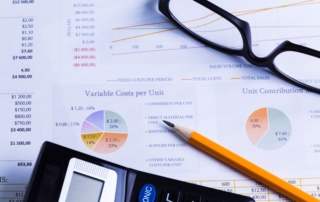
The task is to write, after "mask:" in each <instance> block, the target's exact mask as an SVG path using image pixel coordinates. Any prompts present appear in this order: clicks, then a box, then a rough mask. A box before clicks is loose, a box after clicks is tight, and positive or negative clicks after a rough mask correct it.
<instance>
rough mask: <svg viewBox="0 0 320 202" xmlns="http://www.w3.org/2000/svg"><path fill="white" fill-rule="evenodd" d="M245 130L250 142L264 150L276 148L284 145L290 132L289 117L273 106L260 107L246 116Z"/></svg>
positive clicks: (288, 138)
mask: <svg viewBox="0 0 320 202" xmlns="http://www.w3.org/2000/svg"><path fill="white" fill-rule="evenodd" d="M246 132H247V136H248V138H249V140H250V141H251V143H252V144H254V145H255V146H257V147H258V148H260V149H264V150H276V149H279V148H281V147H283V146H284V145H286V144H287V143H288V142H289V140H290V138H291V133H292V126H291V123H290V120H289V118H288V117H287V116H286V115H285V114H284V113H283V112H281V111H280V110H278V109H275V108H271V107H268V108H261V109H258V110H256V111H254V112H253V113H252V114H251V115H250V116H249V118H248V120H247V124H246Z"/></svg>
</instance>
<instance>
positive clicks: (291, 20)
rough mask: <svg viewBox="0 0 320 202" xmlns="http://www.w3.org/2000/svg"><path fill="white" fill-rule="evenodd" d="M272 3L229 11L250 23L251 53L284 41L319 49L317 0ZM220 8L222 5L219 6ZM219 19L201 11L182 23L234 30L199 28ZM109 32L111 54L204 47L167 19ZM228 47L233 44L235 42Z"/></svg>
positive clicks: (264, 52)
mask: <svg viewBox="0 0 320 202" xmlns="http://www.w3.org/2000/svg"><path fill="white" fill-rule="evenodd" d="M273 3H274V5H272V6H268V7H261V8H259V6H256V8H255V9H245V6H244V7H243V8H244V9H243V8H242V9H241V8H239V9H238V11H235V12H231V13H232V14H233V15H235V16H237V17H239V18H240V19H243V20H245V21H248V22H249V23H250V26H251V32H252V39H253V44H252V46H253V51H254V53H255V54H256V55H258V56H261V57H262V56H265V55H267V54H269V53H270V52H271V51H272V50H273V49H274V48H275V47H276V46H277V45H278V44H279V43H281V42H283V41H285V40H291V41H292V42H294V43H298V44H301V45H305V46H310V47H312V48H316V49H317V48H318V49H319V47H320V44H319V42H318V41H319V37H320V35H319V34H318V33H319V32H320V13H319V12H317V11H318V10H319V9H320V2H319V0H304V1H293V2H291V3H288V1H285V0H281V1H273ZM256 4H257V3H256ZM219 6H220V5H219ZM221 7H222V8H223V5H222V6H221ZM297 13H298V14H297ZM270 16H273V17H270ZM292 16H294V17H292ZM317 16H318V17H317ZM146 19H147V17H146ZM266 19H267V20H266ZM220 20H221V17H220V16H218V15H216V14H215V13H210V14H203V13H202V14H201V15H199V16H191V17H190V18H189V19H187V20H185V21H183V23H185V25H186V26H188V27H189V29H192V30H196V29H198V30H197V32H199V33H201V34H213V33H219V32H224V31H227V30H232V29H235V28H234V27H232V26H230V27H223V28H221V29H219V28H214V26H211V27H210V29H204V28H203V27H206V26H207V25H214V24H215V23H217V22H218V21H220ZM140 21H141V20H140ZM110 32H111V35H112V39H111V41H110V45H111V46H112V51H111V55H112V56H121V55H122V56H123V55H133V54H145V53H159V54H160V53H161V55H165V54H170V52H172V51H179V52H181V50H196V49H206V47H205V46H204V45H203V44H200V43H199V42H197V41H195V40H193V39H191V38H190V37H188V36H186V34H184V33H182V31H181V30H179V29H178V28H177V27H175V26H174V24H172V23H171V22H169V21H168V20H162V21H161V20H159V21H154V22H146V23H137V24H134V23H131V25H130V24H129V25H128V26H114V28H112V29H111V31H110ZM231 46H233V47H237V46H238V45H231ZM166 52H168V53H166Z"/></svg>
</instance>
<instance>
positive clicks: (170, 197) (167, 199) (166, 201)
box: [161, 189, 180, 202]
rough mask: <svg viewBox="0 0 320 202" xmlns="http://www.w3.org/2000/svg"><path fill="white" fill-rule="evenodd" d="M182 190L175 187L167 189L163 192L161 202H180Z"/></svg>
mask: <svg viewBox="0 0 320 202" xmlns="http://www.w3.org/2000/svg"><path fill="white" fill-rule="evenodd" d="M179 197H180V192H179V191H177V190H174V189H166V190H165V191H164V193H163V196H162V200H161V202H178V201H179Z"/></svg>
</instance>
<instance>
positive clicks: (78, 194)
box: [66, 172, 104, 202]
mask: <svg viewBox="0 0 320 202" xmlns="http://www.w3.org/2000/svg"><path fill="white" fill-rule="evenodd" d="M103 184H104V182H103V181H102V180H98V179H96V178H93V177H90V176H87V175H83V174H81V173H77V172H73V174H72V178H71V182H70V187H69V190H68V195H67V199H66V202H78V201H92V202H98V201H99V200H100V197H101V192H102V189H103Z"/></svg>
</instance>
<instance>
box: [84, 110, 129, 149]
mask: <svg viewBox="0 0 320 202" xmlns="http://www.w3.org/2000/svg"><path fill="white" fill-rule="evenodd" d="M127 138H128V128H127V124H126V122H125V121H124V119H123V118H122V117H121V116H120V115H119V114H117V113H115V112H112V111H107V110H101V111H97V112H94V113H92V114H90V115H89V116H88V117H87V118H86V120H84V122H83V123H82V126H81V139H82V142H83V143H84V145H85V146H86V147H87V148H88V149H90V150H92V151H94V152H96V153H100V154H108V153H111V152H114V151H117V150H118V149H120V148H121V147H122V146H123V145H124V143H125V142H126V140H127Z"/></svg>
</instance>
